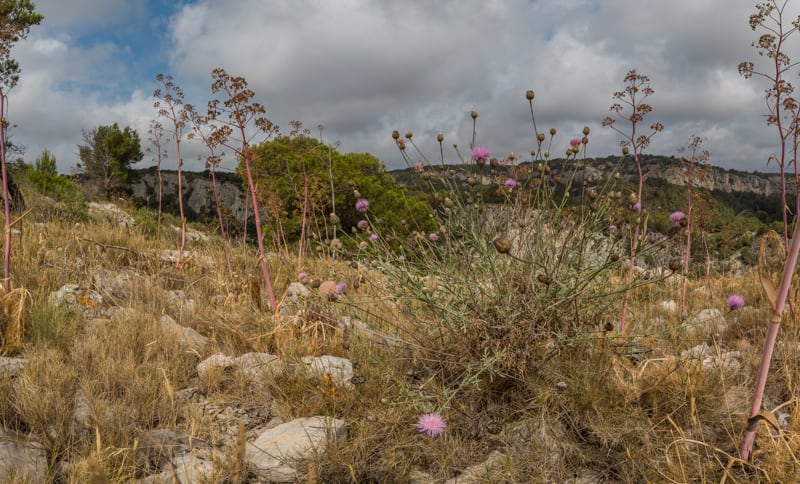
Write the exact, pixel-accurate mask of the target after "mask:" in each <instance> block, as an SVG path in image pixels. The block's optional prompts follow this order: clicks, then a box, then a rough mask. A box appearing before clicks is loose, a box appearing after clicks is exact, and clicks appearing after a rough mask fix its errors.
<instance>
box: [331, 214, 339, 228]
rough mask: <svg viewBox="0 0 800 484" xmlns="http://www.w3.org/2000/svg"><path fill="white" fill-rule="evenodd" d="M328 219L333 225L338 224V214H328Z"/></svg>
mask: <svg viewBox="0 0 800 484" xmlns="http://www.w3.org/2000/svg"><path fill="white" fill-rule="evenodd" d="M330 220H331V223H332V224H333V225H339V216H338V215H336V214H335V213H331V214H330Z"/></svg>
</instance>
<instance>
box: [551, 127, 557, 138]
mask: <svg viewBox="0 0 800 484" xmlns="http://www.w3.org/2000/svg"><path fill="white" fill-rule="evenodd" d="M555 135H556V128H550V136H555Z"/></svg>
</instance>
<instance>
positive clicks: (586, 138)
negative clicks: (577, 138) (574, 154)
mask: <svg viewBox="0 0 800 484" xmlns="http://www.w3.org/2000/svg"><path fill="white" fill-rule="evenodd" d="M581 143H583V144H585V145H588V144H589V138H588V137H586V136H584V137H583V138H581Z"/></svg>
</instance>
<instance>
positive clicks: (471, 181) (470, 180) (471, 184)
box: [467, 176, 475, 187]
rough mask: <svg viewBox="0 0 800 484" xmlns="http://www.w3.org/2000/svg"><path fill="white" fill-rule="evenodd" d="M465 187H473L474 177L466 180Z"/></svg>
mask: <svg viewBox="0 0 800 484" xmlns="http://www.w3.org/2000/svg"><path fill="white" fill-rule="evenodd" d="M467 185H469V186H471V187H474V186H475V177H474V176H471V177H469V178H467Z"/></svg>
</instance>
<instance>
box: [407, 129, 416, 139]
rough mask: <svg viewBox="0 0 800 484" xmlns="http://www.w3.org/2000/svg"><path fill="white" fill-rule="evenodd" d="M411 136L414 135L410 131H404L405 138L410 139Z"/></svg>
mask: <svg viewBox="0 0 800 484" xmlns="http://www.w3.org/2000/svg"><path fill="white" fill-rule="evenodd" d="M412 136H414V133H412V132H411V131H406V138H408V139H411V137H412Z"/></svg>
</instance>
